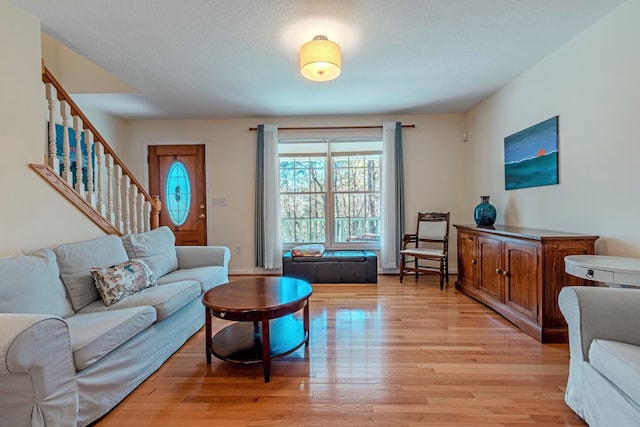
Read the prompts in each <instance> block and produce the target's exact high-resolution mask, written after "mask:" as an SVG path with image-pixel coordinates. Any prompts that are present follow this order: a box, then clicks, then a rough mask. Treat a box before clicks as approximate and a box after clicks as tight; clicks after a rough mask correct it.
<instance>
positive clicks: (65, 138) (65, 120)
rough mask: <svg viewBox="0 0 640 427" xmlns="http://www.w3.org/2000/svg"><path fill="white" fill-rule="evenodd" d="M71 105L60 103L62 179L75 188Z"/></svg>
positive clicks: (64, 102)
mask: <svg viewBox="0 0 640 427" xmlns="http://www.w3.org/2000/svg"><path fill="white" fill-rule="evenodd" d="M70 112H71V109H70V108H69V103H68V102H67V101H60V116H61V117H62V179H64V180H65V182H66V183H67V184H69V186H70V187H72V188H73V176H71V154H70V153H71V148H70V146H69V113H70Z"/></svg>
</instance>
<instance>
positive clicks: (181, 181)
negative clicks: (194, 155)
mask: <svg viewBox="0 0 640 427" xmlns="http://www.w3.org/2000/svg"><path fill="white" fill-rule="evenodd" d="M164 191H165V198H164V199H165V200H166V205H167V208H166V209H167V213H168V214H169V218H170V219H171V222H173V223H174V224H175V225H176V226H181V225H182V224H184V223H185V222H186V221H187V217H188V216H189V207H190V206H191V185H190V184H189V172H187V168H185V167H184V164H183V163H182V162H180V161H178V160H176V161H175V162H173V163H172V164H171V166H169V171H168V172H167V183H166V186H165V190H164Z"/></svg>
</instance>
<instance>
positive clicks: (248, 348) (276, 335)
mask: <svg viewBox="0 0 640 427" xmlns="http://www.w3.org/2000/svg"><path fill="white" fill-rule="evenodd" d="M269 331H270V333H269V335H270V340H269V343H270V350H271V351H270V358H271V359H273V358H276V357H282V356H286V355H287V354H289V353H292V352H294V351H296V350H297V349H298V348H300V347H301V346H302V345H303V344H305V343H306V342H307V340H308V333H307V332H306V331H305V330H304V326H303V323H302V321H301V320H299V319H296V318H295V317H294V316H293V315H288V316H285V317H279V318H276V319H271V320H270V321H269ZM211 354H213V355H214V356H215V357H217V358H218V359H222V360H226V361H228V362H234V363H243V364H250V363H262V362H263V353H262V325H261V323H260V322H237V323H234V324H232V325H229V326H227V327H225V328H224V329H222V330H221V331H219V332H218V333H217V334H215V335H214V337H213V338H212V340H211Z"/></svg>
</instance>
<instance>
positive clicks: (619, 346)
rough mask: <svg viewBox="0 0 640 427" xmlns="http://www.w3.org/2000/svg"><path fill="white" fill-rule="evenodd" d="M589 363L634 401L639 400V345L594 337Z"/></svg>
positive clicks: (590, 348)
mask: <svg viewBox="0 0 640 427" xmlns="http://www.w3.org/2000/svg"><path fill="white" fill-rule="evenodd" d="M589 363H590V364H591V366H593V368H594V369H596V370H597V371H598V372H600V374H602V376H603V377H605V378H606V379H608V380H609V381H610V382H612V383H613V384H614V385H615V386H616V387H618V388H619V389H620V390H622V391H623V392H624V393H625V394H626V395H627V396H629V397H630V398H631V400H633V401H634V402H640V387H638V384H640V347H639V346H636V345H632V344H626V343H622V342H617V341H609V340H602V339H595V340H593V341H592V342H591V346H590V347H589Z"/></svg>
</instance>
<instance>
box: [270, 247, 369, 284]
mask: <svg viewBox="0 0 640 427" xmlns="http://www.w3.org/2000/svg"><path fill="white" fill-rule="evenodd" d="M282 275H283V276H287V277H295V278H297V279H303V280H306V281H308V282H310V283H377V282H378V257H377V256H376V254H375V253H374V252H372V251H360V250H349V251H325V252H324V254H322V256H319V257H315V256H292V255H291V252H287V253H286V254H284V256H283V257H282Z"/></svg>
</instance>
